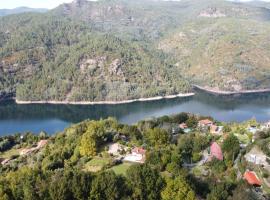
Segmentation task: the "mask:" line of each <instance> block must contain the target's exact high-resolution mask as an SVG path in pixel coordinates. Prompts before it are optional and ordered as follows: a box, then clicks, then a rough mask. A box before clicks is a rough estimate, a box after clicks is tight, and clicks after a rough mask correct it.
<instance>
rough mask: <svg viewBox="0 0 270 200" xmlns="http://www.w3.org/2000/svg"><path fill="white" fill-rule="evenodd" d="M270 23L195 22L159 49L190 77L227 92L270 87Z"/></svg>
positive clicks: (163, 42) (197, 82) (165, 41)
mask: <svg viewBox="0 0 270 200" xmlns="http://www.w3.org/2000/svg"><path fill="white" fill-rule="evenodd" d="M269 31H270V24H269V22H258V21H253V20H245V19H242V20H239V19H234V18H220V19H218V20H212V19H201V20H199V21H198V22H191V23H188V24H186V25H185V26H184V27H182V28H181V29H179V30H178V31H175V32H174V33H173V34H172V35H170V36H166V38H165V39H164V40H162V42H160V44H159V48H160V49H163V50H164V51H165V52H167V53H171V54H173V55H174V56H175V58H177V59H178V62H177V63H176V65H177V66H179V69H180V70H181V71H182V72H183V73H182V74H184V75H185V76H186V77H191V78H192V82H194V83H196V84H199V85H207V86H211V87H218V88H219V89H223V90H242V89H258V88H269V85H270V68H269V61H270V60H269V59H270V57H269V55H270V48H269V39H270V36H269Z"/></svg>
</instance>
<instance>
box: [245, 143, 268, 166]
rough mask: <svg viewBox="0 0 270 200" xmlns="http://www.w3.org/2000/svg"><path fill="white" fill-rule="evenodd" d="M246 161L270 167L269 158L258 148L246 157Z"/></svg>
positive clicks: (253, 149) (254, 148)
mask: <svg viewBox="0 0 270 200" xmlns="http://www.w3.org/2000/svg"><path fill="white" fill-rule="evenodd" d="M245 159H246V161H248V162H251V163H253V164H255V165H269V164H268V163H267V161H266V159H267V156H266V155H265V154H264V153H263V152H262V151H261V150H260V149H259V148H258V147H256V146H255V147H253V148H252V149H251V151H250V152H248V153H247V154H246V155H245Z"/></svg>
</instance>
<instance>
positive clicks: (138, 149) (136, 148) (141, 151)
mask: <svg viewBox="0 0 270 200" xmlns="http://www.w3.org/2000/svg"><path fill="white" fill-rule="evenodd" d="M132 152H134V153H137V154H141V155H144V154H145V153H146V150H144V149H143V148H139V147H135V148H134V149H132Z"/></svg>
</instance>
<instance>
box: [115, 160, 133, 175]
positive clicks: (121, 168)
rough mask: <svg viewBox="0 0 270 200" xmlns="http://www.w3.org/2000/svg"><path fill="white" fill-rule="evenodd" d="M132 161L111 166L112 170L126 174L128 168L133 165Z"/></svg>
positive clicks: (118, 173)
mask: <svg viewBox="0 0 270 200" xmlns="http://www.w3.org/2000/svg"><path fill="white" fill-rule="evenodd" d="M131 165H132V164H131V163H123V164H120V165H116V166H114V167H112V168H110V170H113V171H114V172H115V173H116V174H117V175H124V176H125V175H126V172H127V170H128V168H129V167H130V166H131Z"/></svg>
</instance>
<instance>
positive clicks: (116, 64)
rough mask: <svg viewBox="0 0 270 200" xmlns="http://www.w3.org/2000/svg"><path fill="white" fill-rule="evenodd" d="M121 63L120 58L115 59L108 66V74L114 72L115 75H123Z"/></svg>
mask: <svg viewBox="0 0 270 200" xmlns="http://www.w3.org/2000/svg"><path fill="white" fill-rule="evenodd" d="M121 66H122V63H121V60H120V59H115V60H114V61H113V62H112V63H111V64H110V66H109V72H110V74H112V75H113V74H115V75H117V76H122V75H124V73H123V71H122V69H121Z"/></svg>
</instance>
